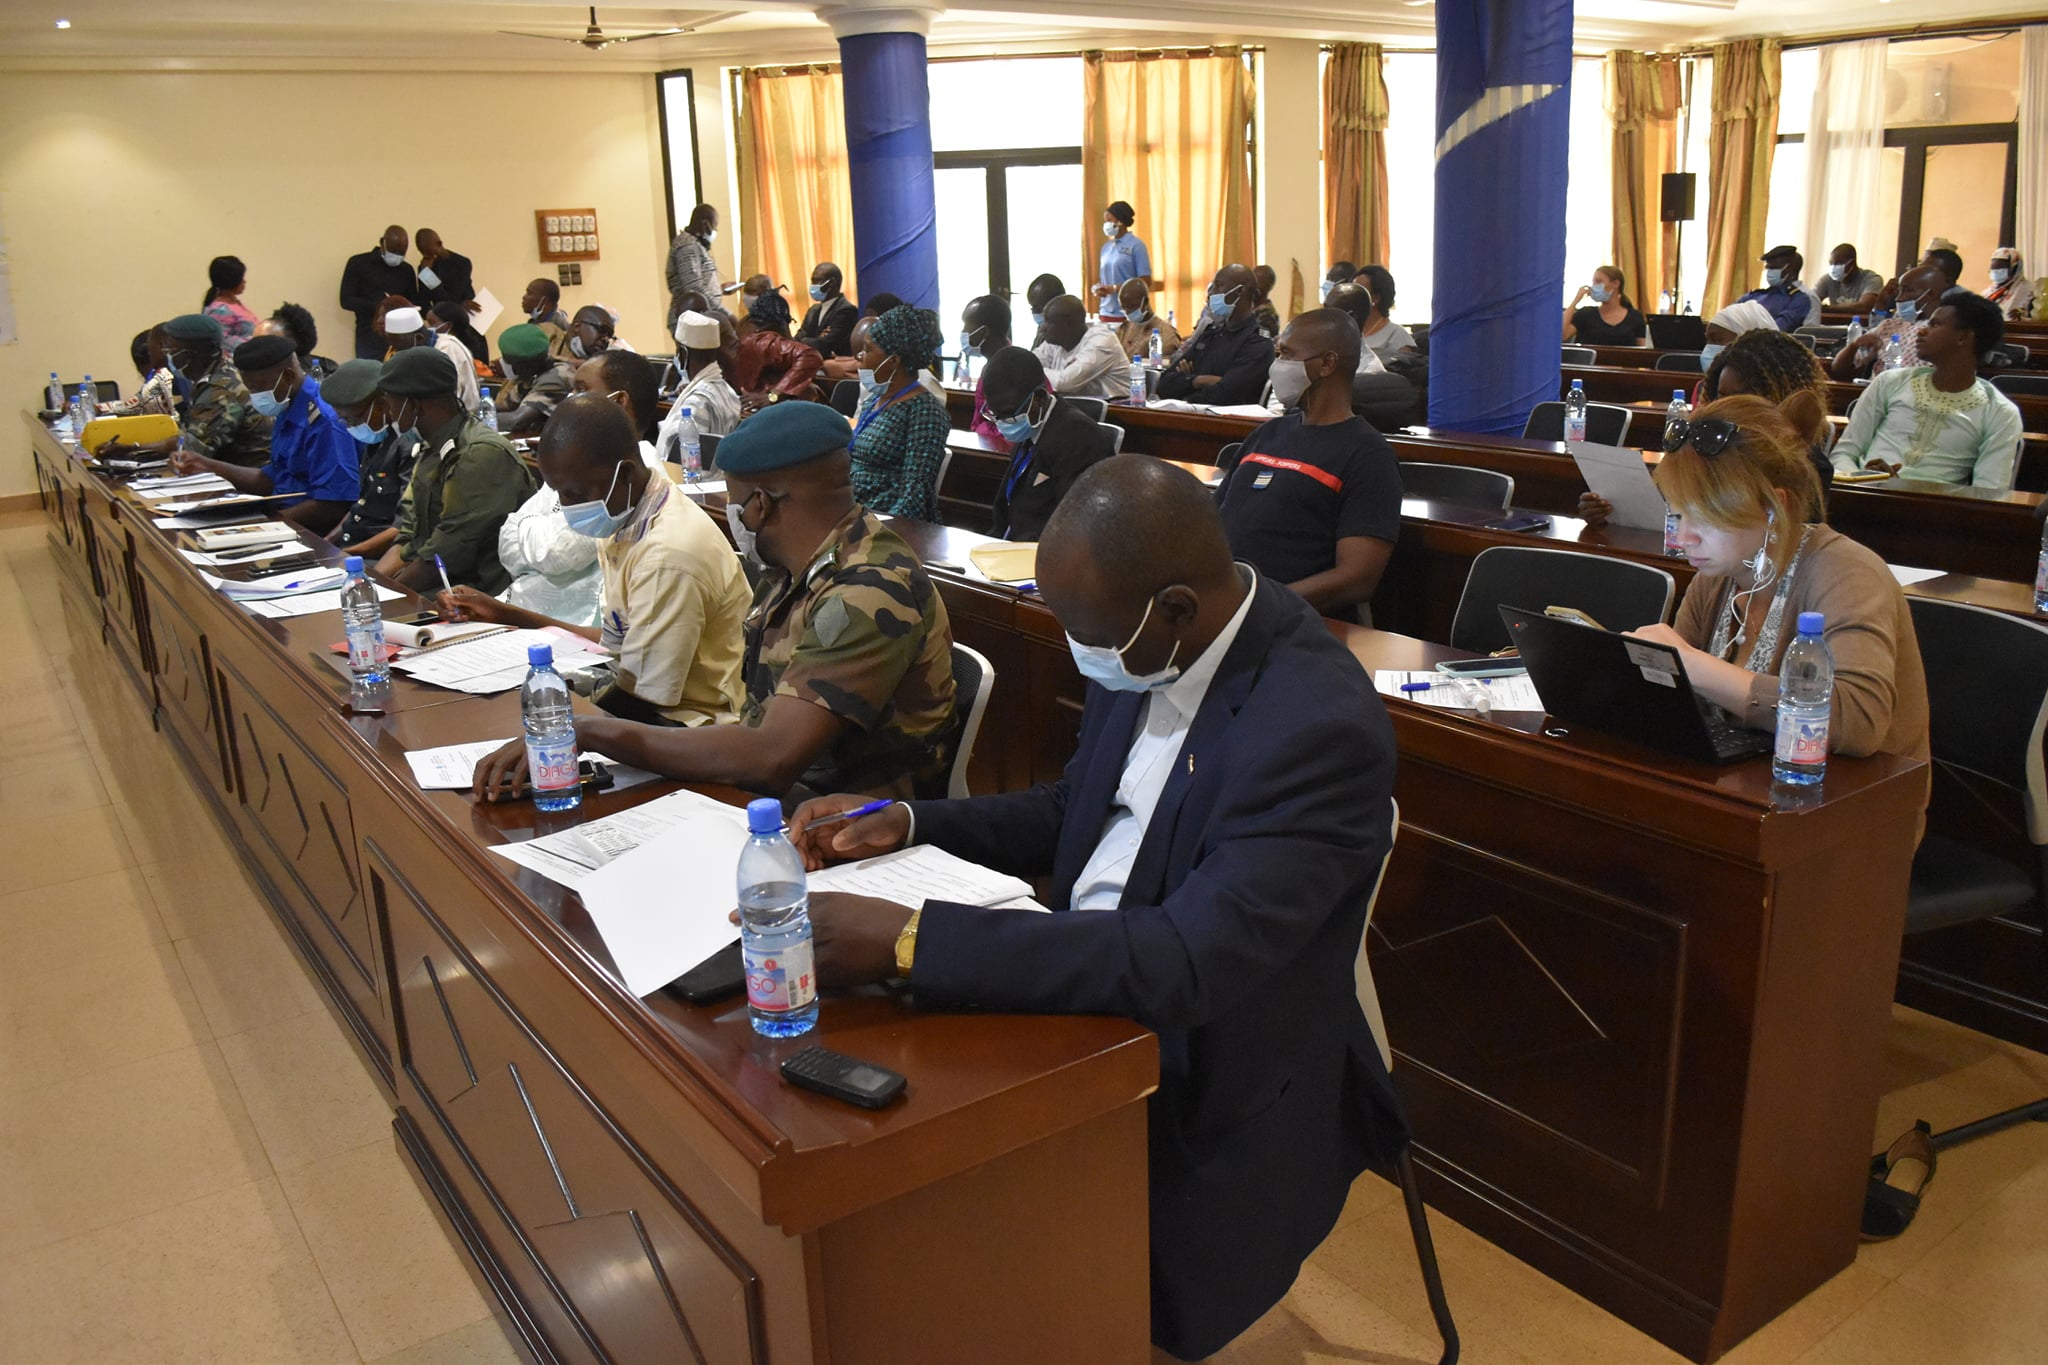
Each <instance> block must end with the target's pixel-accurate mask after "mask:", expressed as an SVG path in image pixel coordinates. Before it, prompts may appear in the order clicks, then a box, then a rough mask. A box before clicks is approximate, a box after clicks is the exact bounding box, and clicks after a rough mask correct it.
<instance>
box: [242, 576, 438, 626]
mask: <svg viewBox="0 0 2048 1365" xmlns="http://www.w3.org/2000/svg"><path fill="white" fill-rule="evenodd" d="M374 586H375V587H376V589H377V600H378V601H379V602H391V601H396V600H397V599H398V598H400V597H403V596H405V594H404V593H402V592H398V591H396V590H394V589H391V588H387V587H385V586H384V585H383V584H382V583H378V584H376V585H374ZM242 607H243V608H244V610H246V611H247V612H248V613H249V614H250V615H251V616H268V617H270V618H271V619H273V620H284V619H286V618H288V617H293V616H313V615H316V614H317V613H319V612H323V611H340V610H341V589H340V588H328V589H326V590H324V591H321V592H302V593H295V594H293V595H292V596H290V597H268V598H258V599H257V600H256V601H253V602H244V603H242Z"/></svg>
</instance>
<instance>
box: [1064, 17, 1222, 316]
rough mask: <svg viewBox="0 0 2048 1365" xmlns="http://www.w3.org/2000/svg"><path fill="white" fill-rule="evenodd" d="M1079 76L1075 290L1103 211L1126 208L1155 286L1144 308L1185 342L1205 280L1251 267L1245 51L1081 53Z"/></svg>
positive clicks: (1089, 263)
mask: <svg viewBox="0 0 2048 1365" xmlns="http://www.w3.org/2000/svg"><path fill="white" fill-rule="evenodd" d="M1082 67H1083V70H1084V72H1085V80H1084V89H1085V92H1086V94H1085V102H1084V106H1083V123H1082V128H1083V133H1082V138H1081V186H1082V205H1083V210H1084V211H1083V215H1082V217H1083V224H1082V230H1081V243H1082V245H1081V261H1082V263H1083V268H1082V271H1081V277H1080V278H1081V282H1082V284H1083V285H1086V284H1092V283H1094V280H1095V263H1096V259H1097V256H1098V255H1099V253H1100V250H1101V247H1102V209H1103V205H1105V204H1109V203H1112V202H1114V201H1115V200H1118V199H1122V200H1125V201H1127V202H1128V203H1129V204H1130V206H1131V208H1132V210H1133V211H1134V212H1135V213H1136V214H1137V219H1138V221H1137V227H1136V231H1137V234H1138V236H1139V237H1141V238H1142V239H1144V242H1145V245H1146V247H1147V249H1148V250H1149V251H1150V252H1151V256H1152V276H1153V278H1154V279H1157V280H1159V281H1161V282H1162V286H1163V288H1162V291H1161V292H1162V294H1163V295H1164V297H1163V299H1155V300H1154V301H1153V307H1154V308H1157V309H1160V310H1162V311H1163V310H1165V309H1168V308H1172V309H1176V310H1178V312H1179V314H1180V318H1181V326H1182V328H1183V329H1184V330H1189V331H1191V330H1193V328H1194V319H1195V301H1196V300H1199V299H1200V298H1201V297H1202V296H1203V294H1204V293H1205V292H1206V290H1207V287H1208V284H1209V277H1210V276H1212V275H1214V274H1215V273H1216V271H1217V270H1218V269H1220V268H1221V267H1223V266H1226V265H1231V264H1237V265H1243V266H1247V267H1249V266H1251V265H1254V264H1256V261H1255V259H1254V258H1255V253H1256V250H1257V242H1256V240H1255V229H1254V225H1253V221H1252V185H1251V167H1250V164H1249V160H1248V157H1247V147H1248V145H1249V142H1250V137H1251V125H1252V113H1253V107H1254V99H1253V96H1254V93H1255V92H1254V87H1253V84H1252V77H1251V72H1250V70H1249V69H1248V68H1247V67H1246V65H1245V59H1244V55H1243V52H1242V50H1241V49H1239V48H1234V47H1218V48H1204V49H1200V50H1197V51H1189V52H1087V53H1083V54H1082ZM1074 292H1076V293H1079V292H1082V291H1081V290H1079V289H1076V290H1075V291H1074Z"/></svg>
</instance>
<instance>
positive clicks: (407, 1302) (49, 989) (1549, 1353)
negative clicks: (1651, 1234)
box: [0, 515, 2048, 1365]
mask: <svg viewBox="0 0 2048 1365" xmlns="http://www.w3.org/2000/svg"><path fill="white" fill-rule="evenodd" d="M56 573H57V571H56V569H55V567H54V565H53V564H52V562H51V560H50V557H49V554H48V551H47V549H46V548H45V545H44V531H43V523H42V521H41V518H40V517H39V516H33V515H21V516H8V517H0V638H4V639H6V640H7V641H9V642H10V644H11V646H12V651H13V658H12V661H11V662H12V673H11V681H9V682H7V683H4V684H0V1359H4V1360H6V1361H7V1362H9V1365H45V1363H46V1362H60V1361H62V1362H89V1363H90V1365H117V1363H118V1365H127V1363H128V1362H135V1363H136V1365H144V1363H146V1365H159V1363H161V1362H184V1361H193V1362H199V1361H217V1362H229V1363H230V1365H287V1363H288V1362H298V1361H321V1362H325V1361H336V1362H358V1361H378V1362H392V1363H393V1365H397V1363H398V1362H403V1363H404V1365H456V1363H457V1362H461V1363H462V1365H490V1363H491V1362H507V1361H517V1360H519V1359H521V1357H520V1355H519V1354H518V1353H517V1352H516V1351H515V1350H514V1349H513V1348H512V1347H511V1346H510V1345H509V1344H508V1343H507V1341H506V1339H505V1337H504V1335H503V1334H502V1333H501V1331H500V1330H499V1328H498V1325H497V1323H496V1322H495V1321H494V1320H493V1318H492V1317H491V1314H490V1309H489V1305H488V1303H487V1302H486V1300H485V1299H484V1297H483V1296H482V1295H481V1294H480V1293H479V1291H478V1290H477V1288H476V1287H475V1284H474V1282H473V1280H472V1278H471V1276H470V1274H469V1273H468V1271H467V1269H466V1268H465V1266H464V1264H463V1263H462V1261H461V1260H460V1259H459V1257H458V1254H457V1253H456V1252H455V1251H454V1250H453V1248H452V1247H451V1246H450V1244H449V1242H448V1240H447V1238H446V1237H445V1236H444V1235H443V1234H442V1232H441V1230H440V1228H439V1226H438V1225H437V1224H436V1223H435V1221H434V1219H433V1216H432V1214H431V1212H430V1211H429V1209H428V1207H427V1205H426V1202H425V1200H424V1198H423V1197H422V1196H421V1195H420V1193H419V1192H418V1190H417V1188H416V1186H415V1185H414V1184H413V1182H412V1180H411V1178H410V1177H409V1176H408V1175H407V1173H406V1171H405V1168H404V1164H403V1162H402V1160H401V1159H400V1158H399V1156H398V1155H397V1154H396V1152H395V1150H394V1148H393V1146H392V1141H391V1137H390V1130H389V1111H388V1109H387V1107H386V1105H385V1102H384V1100H383V1098H382V1096H381V1094H380V1092H379V1091H378V1088H377V1086H376V1084H375V1082H373V1081H372V1080H371V1079H370V1077H369V1074H368V1072H367V1071H366V1070H365V1069H364V1068H363V1067H362V1066H361V1065H360V1064H359V1063H358V1062H357V1061H356V1059H355V1054H354V1053H353V1052H352V1051H351V1049H350V1046H349V1044H348V1043H347V1042H346V1040H345V1039H344V1038H343V1036H342V1033H341V1030H340V1026H339V1025H338V1024H337V1023H336V1022H335V1021H334V1020H333V1019H332V1018H331V1017H330V1016H329V1014H328V1012H327V1009H326V1006H325V1005H324V1003H323V1000H322V997H321V995H320V993H319V991H318V990H317V989H316V988H315V987H314V985H313V983H312V981H311V980H310V978H308V977H307V976H306V975H305V973H304V971H303V970H302V969H301V968H300V967H299V966H298V963H297V959H296V958H295V957H294V956H293V955H292V952H291V950H290V949H289V947H288V946H287V945H286V943H285V941H284V940H283V938H282V936H281V935H280V933H279V932H278V930H277V929H276V928H275V926H274V925H273V923H272V921H271V919H270V917H269V914H268V912H267V911H266V910H265V908H264V907H263V905H262V904H261V903H260V901H259V900H258V898H257V893H256V892H255V890H254V889H253V888H252V887H251V886H250V884H249V883H248V881H247V880H246V879H245V878H244V877H243V875H242V874H241V872H240V870H239V868H238V866H237V864H236V861H235V858H234V856H233V855H232V853H231V852H230V851H229V848H228V845H227V844H226V842H225V840H224V839H223V837H222V836H221V834H220V833H219V831H218V830H217V828H216V827H215V826H214V824H213V822H212V821H211V819H210V818H209V817H208V816H207V815H205V814H204V812H202V811H200V810H199V809H197V808H196V807H195V806H194V805H193V804H192V798H191V795H190V787H189V785H188V783H187V782H186V780H185V778H184V776H183V774H182V773H181V772H180V770H179V769H178V767H177V765H176V764H175V763H174V762H173V761H172V759H171V758H170V755H169V752H168V750H167V748H166V746H165V743H164V741H163V740H162V739H161V738H160V737H159V736H157V735H156V734H154V733H153V732H152V731H151V730H150V728H149V725H148V722H147V721H146V719H144V718H143V716H142V712H141V708H140V706H139V705H138V704H137V703H136V699H135V697H134V696H133V694H132V693H130V692H129V691H128V690H127V684H126V683H125V682H123V681H121V680H120V679H119V678H118V677H115V676H113V674H112V673H111V672H110V670H109V669H108V668H107V667H106V666H105V664H104V660H103V656H102V655H101V653H100V646H99V645H98V643H97V642H96V641H94V640H92V639H90V638H88V637H86V636H84V635H82V634H80V633H79V632H78V631H77V629H76V625H75V623H74V622H67V619H66V613H65V609H64V601H65V599H63V598H61V597H60V595H59V589H58V586H57V578H56ZM1890 1073H1891V1078H1890V1089H1889V1092H1888V1093H1887V1095H1886V1096H1885V1098H1884V1101H1883V1104H1882V1106H1881V1111H1880V1114H1879V1120H1878V1124H1877V1132H1876V1134H1875V1135H1874V1141H1873V1149H1875V1146H1876V1145H1880V1144H1878V1143H1876V1141H1875V1139H1876V1138H1879V1137H1881V1138H1883V1139H1884V1140H1886V1141H1888V1140H1889V1139H1890V1137H1891V1136H1893V1135H1895V1134H1896V1133H1898V1132H1899V1131H1900V1130H1902V1129H1903V1128H1905V1127H1906V1126H1907V1125H1908V1124H1909V1123H1910V1122H1911V1121H1912V1120H1913V1119H1915V1118H1926V1119H1928V1120H1929V1121H1930V1122H1932V1123H1933V1124H1934V1125H1935V1126H1936V1127H1937V1128H1940V1127H1944V1126H1947V1125H1949V1124H1953V1123H1957V1122H1961V1121H1963V1120H1965V1119H1968V1118H1973V1117H1977V1116H1980V1115H1982V1114H1985V1113H1989V1112H1992V1111H1994V1110H1997V1109H2001V1108H2005V1107H2007V1106H2009V1105H2013V1104H2018V1103H2020V1102H2022V1101H2025V1100H2028V1099H2032V1098H2036V1097H2038V1096H2039V1095H2041V1094H2044V1093H2048V1058H2043V1057H2040V1056H2037V1055H2035V1054H2033V1053H2030V1052H2027V1051H2024V1050H2022V1049H2019V1048H2014V1047H2010V1046H2007V1045H2005V1044H2003V1043H1999V1042H1997V1041H1995V1040H1992V1039H1989V1038H1985V1037H1983V1036H1982V1035H1979V1034H1976V1033H1972V1032H1970V1031H1968V1030H1965V1029H1960V1028H1956V1027H1954V1026H1952V1025H1949V1024H1946V1023H1943V1022H1942V1021H1940V1020H1937V1019H1932V1018H1929V1017H1928V1016H1926V1015H1921V1014H1916V1013H1914V1012H1912V1011H1910V1010H1897V1011H1895V1018H1894V1021H1893V1027H1892V1033H1891V1064H1890ZM1432 1221H1433V1226H1434V1228H1435V1230H1436V1236H1437V1247H1438V1253H1439V1256H1440V1257H1441V1260H1442V1264H1443V1271H1444V1279H1445V1282H1446V1285H1447V1288H1448V1291H1449V1293H1450V1297H1451V1303H1452V1307H1453V1309H1454V1311H1455V1312H1456V1313H1457V1315H1458V1321H1459V1326H1460V1329H1461V1331H1462V1333H1463V1335H1464V1339H1465V1355H1464V1359H1465V1360H1466V1361H1468V1362H1471V1365H1560V1363H1565V1362H1569V1363H1570V1365H1605V1363H1607V1362H1613V1363H1614V1365H1664V1363H1665V1362H1677V1361H1679V1360H1680V1357H1679V1356H1677V1355H1675V1354H1673V1353H1672V1352H1670V1351H1667V1350H1665V1349H1664V1348H1663V1347H1661V1346H1659V1345H1657V1344H1656V1343H1655V1342H1653V1341H1651V1340H1649V1339H1648V1338H1647V1337H1644V1336H1643V1335H1642V1334H1641V1333H1639V1332H1636V1331H1635V1330H1633V1329H1632V1328H1630V1327H1628V1326H1626V1325H1625V1324H1623V1323H1621V1322H1619V1321H1617V1320H1616V1319H1614V1318H1612V1317H1610V1316H1608V1315H1607V1314H1606V1313H1604V1312H1602V1311H1600V1310H1599V1309H1597V1308H1595V1307H1593V1306H1592V1305H1591V1304H1589V1303H1587V1302H1586V1301H1585V1300H1584V1299H1582V1298H1580V1297H1579V1296H1578V1295H1576V1294H1574V1293H1572V1292H1571V1291H1569V1290H1567V1289H1565V1288H1563V1287H1561V1286H1559V1285H1557V1284H1555V1283H1554V1282H1552V1281H1551V1280H1549V1279H1546V1278H1545V1277H1543V1276H1542V1275H1539V1274H1537V1273H1536V1272H1535V1271H1533V1270H1530V1269H1529V1268H1528V1267H1527V1266H1525V1265H1523V1264H1522V1263H1521V1262H1520V1261H1517V1260H1515V1259H1514V1258H1513V1257H1511V1256H1508V1255H1507V1254H1505V1253H1504V1252H1501V1251H1499V1250H1496V1249H1495V1248H1494V1247H1493V1246H1491V1245H1490V1244H1489V1243H1487V1242H1484V1241H1482V1240H1480V1239H1479V1238H1478V1237H1476V1236H1474V1235H1472V1234H1471V1233H1469V1232H1467V1231H1465V1230H1464V1229H1463V1228H1462V1227H1460V1226H1458V1225H1457V1224H1456V1223H1453V1222H1451V1221H1450V1220H1449V1219H1446V1218H1444V1217H1443V1216H1441V1215H1433V1219H1432ZM394 1247H398V1248H404V1249H405V1250H404V1254H403V1255H394V1254H393V1253H392V1251H391V1248H394ZM2044 1283H2048V1125H2042V1126H2034V1127H2029V1128H2026V1129H2018V1130H2013V1131H2010V1132H2007V1133H2004V1134H2001V1135H1999V1136H1997V1137H1995V1138H1992V1139H1988V1140H1986V1141H1983V1142H1979V1143H1975V1144H1972V1145H1971V1146H1968V1147H1964V1148H1959V1149H1956V1150H1955V1151H1952V1152H1950V1153H1948V1154H1946V1155H1945V1156H1944V1157H1943V1159H1942V1165H1941V1172H1940V1175H1939V1177H1938V1179H1937V1180H1936V1182H1935V1184H1934V1185H1933V1187H1932V1189H1931V1191H1930V1194H1929V1198H1928V1202H1927V1205H1926V1207H1925V1208H1924V1209H1923V1211H1922V1213H1921V1215H1920V1218H1919V1220H1918V1221H1917V1222H1916V1224H1915V1225H1914V1227H1913V1228H1912V1229H1911V1231H1909V1232H1908V1233H1907V1234H1906V1235H1905V1236H1904V1237H1901V1238H1899V1239H1898V1240H1897V1241H1895V1242H1891V1243H1886V1244H1883V1245H1879V1246H1872V1247H1866V1248H1865V1249H1864V1250H1863V1251H1862V1253H1861V1254H1860V1255H1859V1256H1858V1257H1857V1259H1856V1262H1855V1264H1853V1265H1852V1266H1850V1267H1849V1268H1848V1269H1847V1270H1845V1271H1843V1272H1842V1273H1841V1274H1840V1275H1838V1276H1836V1277H1835V1278H1834V1279H1833V1280H1831V1281H1829V1282H1828V1283H1827V1284H1825V1285H1823V1286H1822V1287H1821V1288H1820V1289H1819V1290H1817V1291H1815V1292H1814V1293H1813V1294H1811V1295H1810V1296H1808V1297H1807V1298H1806V1299H1805V1300H1803V1301H1802V1302H1800V1303H1799V1304H1797V1305H1795V1306H1794V1307H1793V1308H1792V1309H1791V1310H1790V1311H1789V1312H1787V1313H1786V1314H1784V1315H1783V1316H1782V1317H1780V1318H1779V1319H1778V1320H1777V1321H1776V1322H1774V1323H1772V1324H1771V1325H1770V1326H1768V1327H1767V1328H1765V1329H1764V1330H1763V1331H1762V1332H1759V1333H1758V1334H1757V1335H1756V1336H1754V1337H1752V1338H1751V1339H1750V1340H1749V1341H1747V1342H1745V1343H1743V1344H1742V1345H1741V1346H1740V1347H1739V1348H1737V1350H1736V1351H1734V1352H1733V1353H1731V1354H1730V1355H1728V1356H1727V1357H1725V1359H1726V1360H1727V1361H1729V1362H1730V1365H1793V1362H1798V1363H1799V1365H1891V1363H1892V1362H1898V1365H1925V1362H1929V1361H1938V1362H1943V1363H1944V1365H1949V1363H1959V1365H1972V1363H1974V1362H2006V1361H2013V1362H2019V1361H2039V1360H2042V1359H2043V1358H2044V1357H2048V1350H2044V1348H2043V1347H2042V1346H2041V1345H2040V1342H2041V1341H2042V1340H2043V1338H2044V1337H2048V1295H2043V1294H2042V1293H2040V1291H2039V1286H2041V1285H2042V1284H2044ZM1436 1356H1437V1344H1436V1338H1435V1334H1434V1330H1433V1328H1432V1326H1431V1323H1430V1319H1429V1313H1428V1308H1427V1305H1426V1304H1425V1302H1424V1300H1423V1296H1422V1287H1421V1282H1420V1280H1419V1279H1418V1278H1417V1276H1416V1273H1415V1269H1414V1258H1413V1255H1412V1253H1411V1251H1410V1246H1409V1241H1408V1232H1407V1225H1406V1221H1405V1219H1404V1217H1403V1215H1402V1212H1401V1208H1400V1205H1399V1201H1398V1198H1397V1196H1396V1193H1395V1191H1394V1190H1393V1189H1392V1188H1391V1187H1390V1186H1388V1185H1386V1184H1385V1183H1384V1182H1382V1181H1380V1180H1378V1179H1377V1178H1375V1177H1372V1176H1367V1177H1365V1178H1363V1179H1362V1180H1361V1181H1360V1182H1359V1185H1358V1188H1357V1189H1356V1191H1355V1192H1354V1194H1353V1197H1352V1199H1351V1202H1350V1204H1349V1206H1348V1207H1347V1208H1346V1210H1345V1215H1344V1219H1343V1221H1342V1222H1341V1224H1340V1225H1339V1226H1338V1228H1337V1230H1336V1231H1335V1232H1334V1233H1333V1234H1332V1235H1331V1237H1330V1239H1329V1241H1328V1242H1327V1243H1326V1244H1325V1245H1324V1246H1323V1247H1322V1248H1321V1250H1319V1251H1318V1252H1317V1253H1316V1255H1315V1256H1314V1257H1313V1258H1311V1259H1310V1261H1309V1263H1308V1265H1307V1266H1306V1267H1304V1269H1303V1271H1302V1274H1301V1277H1300V1278H1299V1279H1298V1280H1297V1281H1296V1283H1295V1286H1294V1288H1293V1291H1292V1292H1291V1293H1290V1294H1289V1295H1288V1296H1287V1298H1286V1299H1285V1300H1284V1301H1283V1302H1282V1303H1281V1304H1280V1305H1279V1306H1278V1307H1276V1308H1275V1309H1274V1310H1273V1311H1272V1312H1271V1313H1269V1314H1267V1315H1266V1316H1265V1317H1264V1318H1263V1319H1261V1320H1260V1321H1259V1322H1258V1323H1257V1324H1256V1325H1255V1326H1253V1327H1252V1329H1251V1330H1250V1331H1248V1332H1247V1333H1246V1334H1245V1335H1244V1336H1243V1337H1242V1338H1240V1339H1239V1340H1238V1341H1237V1342H1235V1343H1233V1344H1232V1345H1231V1346H1230V1347H1229V1348H1227V1349H1226V1350H1225V1351H1223V1352H1222V1353H1221V1354H1220V1355H1218V1356H1217V1357H1215V1362H1216V1365H1340V1363H1343V1365H1356V1363H1358V1362H1370V1363H1371V1365H1402V1363H1405V1362H1431V1361H1434V1360H1435V1359H1436ZM1047 1365H1066V1363H1065V1362H1048V1363H1047ZM1076 1365H1081V1363H1078V1362H1077V1363H1076Z"/></svg>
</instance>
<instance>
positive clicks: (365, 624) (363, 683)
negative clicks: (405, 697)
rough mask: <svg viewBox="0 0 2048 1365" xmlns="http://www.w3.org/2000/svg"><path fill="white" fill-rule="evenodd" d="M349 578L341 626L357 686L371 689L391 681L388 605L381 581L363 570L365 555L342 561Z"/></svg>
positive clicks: (344, 588) (361, 690) (362, 690)
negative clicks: (386, 633) (386, 626)
mask: <svg viewBox="0 0 2048 1365" xmlns="http://www.w3.org/2000/svg"><path fill="white" fill-rule="evenodd" d="M341 568H342V572H344V573H346V574H347V575H348V581H347V582H346V583H344V584H343V585H342V588H341V628H342V632H343V634H344V635H345V636H346V637H347V639H348V671H349V676H350V677H351V678H352V679H353V680H354V684H355V690H356V691H357V692H359V693H365V694H367V693H370V692H374V691H376V690H377V689H379V688H381V687H384V686H385V685H387V684H388V683H389V682H390V681H391V673H390V671H389V670H388V669H386V668H385V666H384V606H383V604H382V603H380V602H379V601H378V600H377V585H376V584H374V583H372V582H371V581H370V578H369V575H367V574H365V573H364V572H363V557H362V556H361V555H350V556H349V557H348V558H347V559H344V560H342V561H341Z"/></svg>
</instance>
